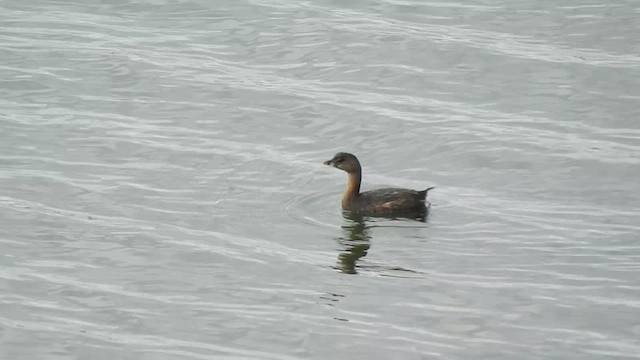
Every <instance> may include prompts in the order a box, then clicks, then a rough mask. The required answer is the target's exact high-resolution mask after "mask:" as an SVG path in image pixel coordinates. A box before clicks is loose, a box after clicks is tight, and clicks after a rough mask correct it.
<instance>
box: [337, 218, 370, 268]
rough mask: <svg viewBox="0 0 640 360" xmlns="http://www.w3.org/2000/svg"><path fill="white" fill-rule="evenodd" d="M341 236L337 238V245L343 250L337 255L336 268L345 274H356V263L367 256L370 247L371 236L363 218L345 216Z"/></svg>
mask: <svg viewBox="0 0 640 360" xmlns="http://www.w3.org/2000/svg"><path fill="white" fill-rule="evenodd" d="M342 231H343V236H341V237H339V238H338V243H340V245H342V247H343V250H342V252H341V253H340V254H338V267H339V269H340V270H341V271H342V272H343V273H346V274H357V273H358V272H357V271H356V262H357V261H358V259H360V258H361V257H364V256H366V255H367V251H369V248H370V247H371V242H370V241H369V240H370V239H371V236H369V231H368V229H367V226H366V223H365V220H364V218H363V217H351V218H350V217H349V216H346V215H345V224H344V225H342Z"/></svg>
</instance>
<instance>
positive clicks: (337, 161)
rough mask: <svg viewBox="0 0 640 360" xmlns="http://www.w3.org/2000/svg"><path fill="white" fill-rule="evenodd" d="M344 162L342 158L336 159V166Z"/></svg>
mask: <svg viewBox="0 0 640 360" xmlns="http://www.w3.org/2000/svg"><path fill="white" fill-rule="evenodd" d="M343 161H344V158H341V157H340V158H337V159H336V164H339V163H341V162H343Z"/></svg>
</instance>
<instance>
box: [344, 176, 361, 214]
mask: <svg viewBox="0 0 640 360" xmlns="http://www.w3.org/2000/svg"><path fill="white" fill-rule="evenodd" d="M361 180H362V172H361V171H358V172H353V173H349V177H348V179H347V187H345V189H344V193H343V194H342V206H344V205H345V204H347V203H348V202H350V201H351V200H353V199H355V198H356V197H358V194H360V181H361Z"/></svg>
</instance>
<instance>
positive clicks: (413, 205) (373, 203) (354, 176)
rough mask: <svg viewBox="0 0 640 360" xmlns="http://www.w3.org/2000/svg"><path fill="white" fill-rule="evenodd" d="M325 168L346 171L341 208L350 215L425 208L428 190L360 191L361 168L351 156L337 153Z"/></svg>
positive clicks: (400, 211) (391, 212)
mask: <svg viewBox="0 0 640 360" xmlns="http://www.w3.org/2000/svg"><path fill="white" fill-rule="evenodd" d="M324 164H325V165H329V166H333V167H335V168H338V169H340V170H343V171H346V172H347V174H348V175H349V179H348V180H347V187H346V188H345V190H344V194H343V195H342V209H343V210H348V211H351V212H353V213H366V214H380V215H385V214H393V213H402V212H420V211H424V210H425V209H426V204H425V201H426V199H427V192H429V190H431V189H433V187H430V188H428V189H425V190H422V191H416V190H410V189H399V188H387V189H378V190H372V191H365V192H363V193H361V192H360V182H361V181H362V167H360V162H359V161H358V158H356V157H355V155H353V154H349V153H344V152H339V153H337V154H335V155H334V157H333V159H331V160H328V161H325V162H324Z"/></svg>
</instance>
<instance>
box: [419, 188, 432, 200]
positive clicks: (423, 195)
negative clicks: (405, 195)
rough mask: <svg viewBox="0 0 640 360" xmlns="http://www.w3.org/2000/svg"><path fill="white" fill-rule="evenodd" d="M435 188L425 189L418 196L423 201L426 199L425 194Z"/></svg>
mask: <svg viewBox="0 0 640 360" xmlns="http://www.w3.org/2000/svg"><path fill="white" fill-rule="evenodd" d="M435 188H436V187H435V186H432V187H430V188H426V189H424V190H422V191H420V195H422V198H423V199H426V198H427V193H428V192H429V190H433V189H435Z"/></svg>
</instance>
